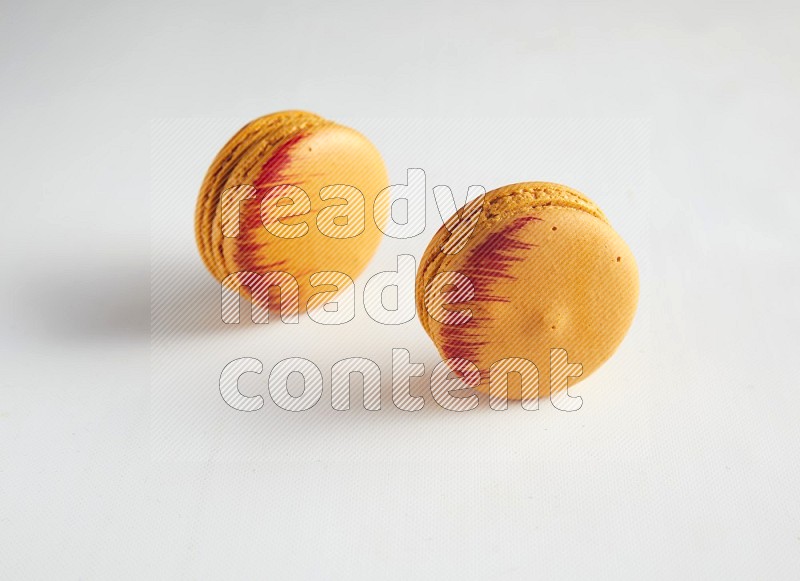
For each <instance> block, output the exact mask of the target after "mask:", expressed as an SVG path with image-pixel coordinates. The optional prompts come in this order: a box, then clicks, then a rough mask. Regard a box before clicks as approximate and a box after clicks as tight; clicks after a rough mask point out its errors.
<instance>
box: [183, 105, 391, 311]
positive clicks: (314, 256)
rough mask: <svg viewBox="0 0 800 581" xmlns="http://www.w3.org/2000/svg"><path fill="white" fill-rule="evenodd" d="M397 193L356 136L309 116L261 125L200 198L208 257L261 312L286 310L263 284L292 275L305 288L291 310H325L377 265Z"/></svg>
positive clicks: (216, 170)
mask: <svg viewBox="0 0 800 581" xmlns="http://www.w3.org/2000/svg"><path fill="white" fill-rule="evenodd" d="M388 185H389V184H388V176H387V172H386V167H385V165H384V162H383V159H382V158H381V155H380V153H379V152H378V151H377V149H376V148H375V146H374V145H373V144H372V143H371V142H370V141H369V140H368V139H367V138H366V137H364V136H363V135H361V134H360V133H358V132H357V131H355V130H353V129H351V128H349V127H346V126H343V125H339V124H337V123H335V122H333V121H329V120H327V119H323V118H322V117H320V116H318V115H315V114H313V113H308V112H305V111H285V112H281V113H274V114H271V115H266V116H264V117H261V118H258V119H255V120H254V121H251V122H250V123H248V124H247V125H245V126H244V127H242V128H241V129H240V130H239V131H238V132H237V133H236V134H235V135H234V136H233V137H232V138H231V139H230V140H229V141H228V143H226V144H225V146H224V147H223V148H222V149H221V150H220V152H219V153H218V154H217V156H216V158H215V159H214V161H213V162H212V164H211V166H210V167H209V169H208V172H207V174H206V177H205V179H204V181H203V184H202V186H201V188H200V193H199V196H198V199H197V208H196V213H195V237H196V241H197V246H198V249H199V251H200V255H201V257H202V259H203V262H204V264H205V265H206V267H207V268H208V270H209V271H210V272H211V273H212V275H213V276H214V277H215V278H217V279H218V280H220V281H223V282H224V284H225V286H226V287H229V288H230V289H234V290H235V289H238V288H240V287H242V288H244V291H245V295H246V296H248V297H249V298H250V299H251V300H252V301H253V302H255V303H257V304H259V303H262V304H264V305H266V304H267V303H269V304H276V305H277V303H275V302H274V298H272V299H270V298H269V293H268V292H267V290H268V289H267V286H266V285H261V287H260V290H259V285H258V284H256V283H255V282H254V281H258V280H261V277H263V276H264V275H270V273H286V274H288V275H291V277H294V279H296V280H297V283H298V287H297V291H296V292H294V293H293V291H292V290H291V288H289V286H291V285H289V286H287V287H286V288H288V289H289V290H286V289H284V288H283V287H282V291H281V292H282V294H281V300H282V301H284V300H285V298H286V295H287V294H288V296H289V299H290V300H289V302H288V305H289V308H290V310H291V309H292V308H295V310H296V312H303V311H305V310H306V309H307V308H314V307H316V306H320V304H324V302H325V300H324V299H330V298H332V297H333V296H334V295H335V294H336V293H337V292H339V291H340V290H342V287H343V286H347V285H348V284H349V281H350V280H354V279H355V278H356V277H357V276H358V275H359V274H360V273H361V272H362V271H363V270H364V268H365V267H366V265H367V263H368V262H369V261H370V259H371V258H372V256H373V254H374V252H375V250H376V249H377V247H378V245H379V243H380V241H381V238H382V232H381V230H380V228H379V226H381V227H382V226H383V225H385V223H386V221H387V219H388V211H389V204H388V196H380V197H379V196H378V194H379V193H380V192H381V191H382V190H384V189H385V188H387V187H388ZM321 273H322V274H321ZM325 273H340V274H325ZM270 276H271V275H270ZM271 280H272V282H275V280H277V279H275V278H274V277H273V279H271ZM281 280H284V281H285V278H284V279H281ZM323 291H328V292H327V293H326V292H323ZM313 295H316V296H313ZM272 296H273V297H275V294H274V293H273V294H272ZM309 299H311V304H309ZM292 304H294V307H292ZM283 315H284V313H283V312H282V313H281V316H282V317H283Z"/></svg>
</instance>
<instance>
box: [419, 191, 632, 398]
mask: <svg viewBox="0 0 800 581" xmlns="http://www.w3.org/2000/svg"><path fill="white" fill-rule="evenodd" d="M466 212H472V213H476V214H477V215H476V216H475V220H474V221H473V222H472V224H474V229H470V228H467V229H466V230H465V229H459V227H458V224H459V223H461V224H464V223H466V222H467V220H465V219H464V214H465V213H466ZM460 214H461V215H456V216H454V217H453V218H452V219H451V220H450V221H449V223H448V224H445V225H444V226H443V227H442V228H441V229H440V230H439V232H438V233H437V234H436V235H435V236H434V238H433V240H432V241H431V242H430V244H429V245H428V248H427V250H426V252H425V254H424V256H423V258H422V260H421V263H420V268H419V271H418V275H417V292H416V300H417V309H418V312H419V314H420V319H421V321H422V325H423V326H424V328H425V330H426V331H427V333H428V335H429V336H430V337H431V339H432V340H433V342H434V343H435V344H436V346H437V348H438V350H439V352H440V353H441V355H442V357H443V358H445V359H451V358H458V359H466V360H468V361H470V362H472V363H473V364H474V366H475V368H476V369H477V370H479V371H480V373H481V377H480V384H479V385H477V386H476V387H477V388H478V389H479V390H480V391H483V392H487V393H488V392H489V387H490V381H489V379H490V373H491V372H492V366H493V365H495V364H498V362H502V361H504V360H509V358H519V359H524V360H527V361H529V362H531V363H533V364H534V365H535V366H536V368H537V369H538V370H539V377H540V381H539V392H538V393H539V395H544V394H547V393H548V392H549V389H548V385H549V384H548V382H547V378H548V368H549V367H550V364H551V352H554V351H553V350H564V351H566V355H567V356H568V358H569V362H570V363H579V364H580V366H581V367H582V373H581V374H580V375H579V376H578V377H576V378H574V380H570V383H572V381H577V380H582V379H585V378H586V377H588V376H589V375H591V373H592V372H594V371H595V370H596V369H597V368H599V367H600V366H601V365H602V364H603V362H605V361H606V360H608V358H609V357H611V355H612V354H613V353H614V351H615V350H616V349H617V347H618V346H619V345H620V343H621V342H622V340H623V338H624V337H625V334H626V333H627V331H628V329H629V327H630V326H631V323H632V321H633V318H634V315H635V313H636V307H637V302H638V296H639V275H638V270H637V267H636V261H635V259H634V257H633V254H632V253H631V250H630V249H629V248H628V246H627V244H626V243H625V241H624V240H623V239H622V238H621V237H620V236H619V235H618V234H617V233H616V232H615V231H614V229H613V228H612V227H611V225H610V223H609V221H608V219H607V218H606V216H605V215H604V214H603V212H602V211H601V210H600V209H599V208H598V207H597V205H596V204H595V203H594V202H592V201H591V200H590V199H589V198H588V197H586V196H585V195H583V194H581V193H580V192H578V191H576V190H574V189H572V188H569V187H566V186H562V185H559V184H553V183H544V182H526V183H519V184H513V185H508V186H505V187H501V188H498V189H496V190H493V191H491V192H488V193H486V194H485V195H484V196H482V197H481V198H479V199H477V200H474V201H473V202H470V203H469V204H468V205H467V206H466V207H465V208H464V209H463V210H462V211H461V213H460ZM451 232H452V233H451ZM459 237H460V239H457V238H459ZM562 363H563V361H562ZM501 369H502V366H501ZM520 385H521V383H520V382H519V381H517V382H514V381H510V380H509V382H508V397H509V398H511V399H522V398H523V397H524V394H523V393H522V391H521V387H520Z"/></svg>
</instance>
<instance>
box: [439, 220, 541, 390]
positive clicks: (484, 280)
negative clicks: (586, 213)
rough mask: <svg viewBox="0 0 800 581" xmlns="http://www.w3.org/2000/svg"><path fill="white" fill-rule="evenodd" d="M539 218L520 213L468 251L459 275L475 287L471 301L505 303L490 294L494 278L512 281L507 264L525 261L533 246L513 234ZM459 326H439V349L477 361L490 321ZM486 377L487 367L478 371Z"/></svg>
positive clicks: (481, 319)
mask: <svg viewBox="0 0 800 581" xmlns="http://www.w3.org/2000/svg"><path fill="white" fill-rule="evenodd" d="M537 221H541V219H540V218H537V217H535V216H523V217H520V218H517V219H516V220H514V221H513V222H512V223H511V224H509V225H508V226H506V227H505V228H503V229H502V230H499V231H497V232H492V233H490V234H488V235H487V236H486V239H485V240H483V241H482V242H481V243H480V244H479V245H478V246H476V247H475V248H473V249H471V250H470V253H469V256H468V257H467V259H466V260H465V264H466V266H465V267H463V269H462V271H461V274H463V275H465V276H467V277H468V278H469V279H470V281H471V282H472V285H473V287H474V289H475V298H474V300H475V301H482V302H487V303H508V302H509V298H508V297H504V296H500V295H497V294H494V293H493V292H492V289H493V288H494V287H495V285H496V284H497V281H498V280H515V279H516V277H514V276H512V275H511V274H510V273H509V270H510V268H511V266H512V265H513V264H514V263H516V262H520V261H522V260H525V258H526V255H527V253H528V251H530V250H531V249H532V248H534V247H535V246H536V245H535V244H531V243H529V242H524V241H523V240H520V239H519V237H518V236H517V235H518V233H519V231H520V230H522V229H523V228H524V227H525V226H527V225H528V224H529V223H531V222H537ZM472 312H473V317H472V318H471V319H470V320H469V321H467V322H466V323H464V324H461V325H442V327H441V340H442V352H443V353H444V354H445V356H446V357H447V358H448V359H449V358H452V357H460V358H463V359H468V360H469V361H472V362H473V363H476V364H477V361H476V360H477V359H478V358H479V355H480V351H481V348H482V347H484V346H485V345H487V344H488V341H486V340H485V339H484V335H485V333H486V331H487V329H489V328H491V327H492V326H493V323H494V321H492V320H491V319H489V318H488V317H476V316H474V314H475V310H474V309H473V311H472ZM481 375H482V377H484V378H486V377H488V370H483V369H482V370H481Z"/></svg>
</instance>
